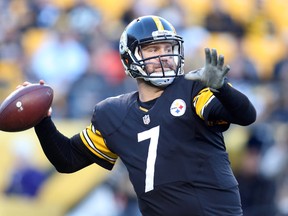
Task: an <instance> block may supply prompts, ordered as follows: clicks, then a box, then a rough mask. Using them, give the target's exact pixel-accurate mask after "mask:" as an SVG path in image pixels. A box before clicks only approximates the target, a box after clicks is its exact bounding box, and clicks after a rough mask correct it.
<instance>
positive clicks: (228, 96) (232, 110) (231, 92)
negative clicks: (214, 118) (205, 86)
mask: <svg viewBox="0 0 288 216" xmlns="http://www.w3.org/2000/svg"><path fill="white" fill-rule="evenodd" d="M214 95H215V96H216V97H217V98H218V100H219V101H220V102H221V103H222V104H223V106H224V107H225V108H226V110H227V111H228V112H229V114H230V115H231V116H232V118H233V119H232V123H237V124H240V125H243V126H245V125H250V124H252V123H253V122H255V120H256V110H255V108H254V106H253V104H252V103H251V102H250V100H249V99H248V98H247V96H245V95H244V94H243V93H241V92H239V91H238V90H236V89H235V88H233V87H231V86H230V85H228V84H227V83H225V84H224V85H223V86H222V87H221V88H220V89H218V91H217V92H214Z"/></svg>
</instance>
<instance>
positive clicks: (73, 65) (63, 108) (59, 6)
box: [0, 0, 288, 216]
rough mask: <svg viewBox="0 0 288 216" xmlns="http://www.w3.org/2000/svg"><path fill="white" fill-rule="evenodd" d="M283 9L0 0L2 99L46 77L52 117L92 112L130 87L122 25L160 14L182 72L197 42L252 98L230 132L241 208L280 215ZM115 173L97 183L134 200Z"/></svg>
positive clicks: (287, 101) (286, 127)
mask: <svg viewBox="0 0 288 216" xmlns="http://www.w3.org/2000/svg"><path fill="white" fill-rule="evenodd" d="M116 2H117V3H116ZM116 4H117V6H116ZM287 11H288V4H287V2H286V1H285V0H242V1H239V0H229V1H228V0H201V1H198V0H158V1H153V0H129V1H113V0H106V1H101V0H61V1H60V0H58V1H57V0H11V1H7V0H4V1H0V102H1V101H3V100H4V98H5V97H6V96H7V95H8V94H9V93H10V92H11V91H13V90H14V89H15V87H16V86H17V85H18V84H19V83H22V82H23V81H24V80H28V81H30V82H38V80H39V79H43V80H45V81H46V83H47V84H49V85H51V86H52V87H53V88H54V91H55V98H54V104H53V115H54V116H55V117H57V118H58V119H65V118H68V119H80V118H90V116H91V112H92V108H93V107H94V104H95V103H97V102H98V101H100V100H102V99H104V98H106V97H109V96H115V95H118V94H121V93H124V92H128V91H130V90H133V89H135V88H136V85H135V83H134V80H132V79H130V78H129V77H126V75H125V74H124V71H123V68H122V64H121V62H120V58H119V52H118V43H119V38H120V34H121V33H122V31H123V28H124V27H125V26H126V24H128V23H129V22H130V21H131V20H132V19H133V18H135V17H138V16H142V15H146V14H155V15H160V16H162V17H164V18H167V19H168V20H170V21H171V22H172V23H173V24H174V26H175V27H176V29H177V30H178V34H180V35H182V36H183V38H184V41H185V44H184V45H185V55H186V56H185V67H186V71H189V70H191V69H194V68H198V67H200V66H201V65H203V61H204V59H203V56H202V55H199V54H201V53H203V51H202V50H203V48H204V47H215V48H217V50H219V52H221V53H223V54H224V55H225V58H226V62H227V63H228V64H229V65H230V66H231V71H230V72H229V73H228V79H229V81H230V82H231V83H232V84H233V85H234V86H237V87H238V89H240V90H241V91H243V92H245V93H246V94H247V95H248V96H249V98H251V100H252V102H253V103H254V105H255V107H256V109H257V114H258V117H257V121H256V123H255V124H253V125H252V126H251V127H249V128H248V130H247V131H245V134H244V135H243V134H242V133H237V132H236V133H235V134H233V137H229V136H228V137H227V139H228V140H229V141H228V142H227V143H229V146H227V148H229V150H230V151H231V153H232V154H231V155H232V158H231V161H232V167H233V169H234V172H235V174H236V176H237V180H238V181H239V184H240V191H241V196H242V204H243V209H244V212H245V216H258V215H259V216H260V215H261V216H285V215H288V184H287V183H288V157H287V153H288V124H287V123H288V94H287V91H288V85H287V83H288V13H287ZM235 130H236V131H237V129H235ZM239 140H240V141H239ZM239 143H240V144H239ZM237 145H240V147H239V146H237ZM119 169H120V170H121V168H119ZM115 175H116V176H117V177H115ZM115 175H111V177H109V179H108V180H107V182H104V184H103V185H102V186H103V187H102V188H106V186H107V185H108V186H109V187H110V188H113V192H115V191H117V193H118V200H119V196H120V195H119V194H121V196H122V200H123V196H124V195H123V194H126V196H127V197H128V198H127V197H126V199H127V200H129V199H131V203H132V204H133V205H137V203H136V204H135V203H134V201H135V200H133V195H131V194H130V192H127V191H130V190H129V187H130V186H127V185H126V187H128V189H127V188H126V189H127V190H126V189H123V183H121V184H120V183H119V182H118V184H116V183H115V178H116V179H119V176H118V175H119V173H118V174H115ZM113 177H114V180H113ZM123 178H125V177H123ZM104 191H105V190H104ZM124 191H125V192H124ZM98 192H99V190H98ZM106 193H107V191H106ZM127 194H129V195H127ZM130 196H131V197H130ZM134 207H135V206H134ZM136 207H137V206H136ZM86 209H87V208H86ZM122 209H123V206H122ZM119 211H120V210H119ZM119 211H118V212H119ZM110 213H111V215H106V216H119V214H117V211H116V213H114V214H113V211H110ZM71 215H73V213H71ZM95 215H99V216H100V213H99V214H95ZM124 216H130V214H129V213H127V214H125V215H124ZM131 216H135V213H132V214H131Z"/></svg>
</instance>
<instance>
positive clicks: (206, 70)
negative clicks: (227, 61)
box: [185, 48, 230, 89]
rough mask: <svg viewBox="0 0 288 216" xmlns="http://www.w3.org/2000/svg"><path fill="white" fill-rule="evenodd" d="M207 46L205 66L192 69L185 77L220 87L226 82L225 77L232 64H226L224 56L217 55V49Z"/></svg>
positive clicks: (208, 85) (216, 87)
mask: <svg viewBox="0 0 288 216" xmlns="http://www.w3.org/2000/svg"><path fill="white" fill-rule="evenodd" d="M211 51H212V52H210V49H209V48H205V55H206V62H205V66H204V67H203V68H200V69H198V70H194V71H190V72H188V73H187V74H185V78H186V79H188V80H200V81H201V82H202V83H203V84H204V85H205V86H207V87H210V88H212V89H219V88H221V87H222V86H223V84H224V79H225V76H226V74H227V73H228V71H229V70H230V66H229V65H226V66H224V67H223V65H224V56H223V55H219V58H218V57H217V51H216V49H212V50H211Z"/></svg>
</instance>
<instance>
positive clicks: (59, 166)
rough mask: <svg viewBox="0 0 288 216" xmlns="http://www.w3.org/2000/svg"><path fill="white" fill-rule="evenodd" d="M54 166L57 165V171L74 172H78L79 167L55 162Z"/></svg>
mask: <svg viewBox="0 0 288 216" xmlns="http://www.w3.org/2000/svg"><path fill="white" fill-rule="evenodd" d="M53 166H54V167H55V169H56V171H57V172H59V173H66V174H69V173H74V172H77V171H78V170H79V169H77V168H75V167H73V166H70V165H64V164H53Z"/></svg>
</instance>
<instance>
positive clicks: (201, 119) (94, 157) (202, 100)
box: [36, 77, 256, 216]
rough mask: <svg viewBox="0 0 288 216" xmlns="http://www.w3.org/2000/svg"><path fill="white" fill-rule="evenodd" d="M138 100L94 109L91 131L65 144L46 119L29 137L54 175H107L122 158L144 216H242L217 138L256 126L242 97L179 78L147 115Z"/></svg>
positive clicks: (122, 99) (131, 97) (121, 99)
mask: <svg viewBox="0 0 288 216" xmlns="http://www.w3.org/2000/svg"><path fill="white" fill-rule="evenodd" d="M138 98H139V97H138V92H132V93H129V94H124V95H120V96H118V97H113V98H108V99H106V100H104V101H102V102H100V103H98V104H97V105H96V106H95V110H94V113H93V117H92V120H91V125H90V126H88V127H87V128H86V129H85V130H83V131H82V132H81V133H80V134H78V135H75V136H74V137H73V138H71V139H68V138H66V137H65V136H63V135H62V134H60V133H59V132H58V131H57V130H56V128H55V126H54V125H53V123H52V121H51V120H50V118H46V119H45V120H43V121H42V122H41V123H40V124H39V125H38V126H37V127H36V132H37V135H38V137H39V140H40V141H41V144H42V147H43V149H44V151H45V153H46V155H47V157H48V158H49V159H50V161H51V162H52V163H53V164H54V166H55V167H56V168H57V170H58V171H60V172H74V171H76V170H79V169H81V168H83V167H85V166H88V165H89V164H92V163H97V164H99V165H100V166H102V167H104V168H106V169H112V167H113V165H114V163H115V162H116V160H117V158H118V157H119V158H121V160H122V161H123V163H124V164H125V166H126V167H127V169H128V172H129V176H130V180H131V182H132V184H133V186H134V189H135V191H136V194H137V196H138V199H139V205H140V209H141V212H142V214H143V215H144V216H154V215H155V216H156V215H157V216H161V215H163V216H170V215H171V216H175V215H179V216H186V215H187V216H188V215H189V216H197V215H199V216H200V215H211V216H212V215H213V216H215V215H221V216H226V215H227V216H228V215H233V216H235V215H242V210H241V202H240V197H239V191H238V184H237V181H236V179H235V177H234V175H233V173H232V170H231V168H230V163H229V159H228V155H227V152H226V148H225V144H224V139H223V134H222V132H224V131H225V130H227V129H228V127H229V124H231V123H235V124H239V125H248V124H250V123H252V122H253V121H255V118H256V112H255V109H254V107H253V105H252V104H251V103H250V101H249V100H248V98H247V97H246V96H245V95H243V94H242V93H240V92H239V91H237V90H235V89H234V88H233V87H231V86H230V85H228V84H227V83H225V84H224V86H223V87H222V88H221V89H219V91H218V92H216V93H215V92H214V93H213V92H211V91H210V90H209V89H208V88H205V87H204V86H203V85H202V84H201V83H200V82H191V81H188V80H185V79H184V77H179V78H177V79H175V81H174V82H173V83H172V84H171V85H169V86H168V87H167V88H166V89H165V91H164V92H163V94H162V95H161V96H160V97H159V98H158V99H157V100H155V101H154V104H153V105H152V107H151V108H150V109H147V108H145V107H143V104H141V103H139V99H138ZM141 105H142V106H141ZM144 105H145V104H144ZM48 128H49V129H48ZM52 128H54V129H52ZM46 131H52V132H49V133H50V134H49V135H47V134H45V133H46ZM47 136H48V137H47ZM51 143H53V144H51ZM59 149H60V150H59Z"/></svg>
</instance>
